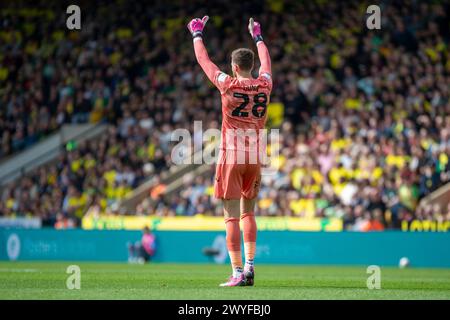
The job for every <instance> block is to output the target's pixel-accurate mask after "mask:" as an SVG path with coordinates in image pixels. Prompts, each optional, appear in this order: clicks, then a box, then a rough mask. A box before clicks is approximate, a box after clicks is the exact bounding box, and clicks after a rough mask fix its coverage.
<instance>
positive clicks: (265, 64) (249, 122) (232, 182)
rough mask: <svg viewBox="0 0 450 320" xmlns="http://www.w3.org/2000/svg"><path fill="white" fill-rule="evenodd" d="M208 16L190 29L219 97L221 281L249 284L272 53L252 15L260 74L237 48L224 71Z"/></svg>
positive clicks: (217, 182) (250, 54) (248, 52)
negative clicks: (225, 264)
mask: <svg viewBox="0 0 450 320" xmlns="http://www.w3.org/2000/svg"><path fill="white" fill-rule="evenodd" d="M207 21H208V16H205V17H204V18H203V19H193V20H192V21H191V22H190V23H189V24H188V29H189V31H190V32H191V34H192V37H193V42H194V50H195V57H196V58H197V61H198V63H199V64H200V66H201V68H202V69H203V71H204V72H205V74H206V76H207V77H208V79H209V80H210V81H211V82H212V83H213V84H214V85H215V86H216V87H217V89H218V90H219V91H220V94H221V98H222V132H221V142H220V151H219V156H218V163H217V166H216V178H215V184H214V196H215V197H216V198H219V199H222V200H223V205H224V216H225V226H226V239H227V249H228V253H229V256H230V260H231V265H232V270H233V274H232V275H231V277H230V278H229V280H228V281H227V282H225V283H223V284H221V286H228V287H234V286H244V285H250V286H252V285H253V284H254V278H255V268H254V257H255V251H256V221H255V212H254V210H255V202H256V197H257V195H258V192H259V188H260V182H261V165H262V161H261V155H265V152H266V149H265V141H263V140H262V139H261V135H260V132H261V131H262V130H263V129H264V127H265V123H266V118H267V105H268V103H269V99H270V93H271V91H272V74H271V63H270V56H269V52H268V50H267V47H266V45H265V44H264V41H263V38H262V35H261V26H260V24H259V23H258V22H255V21H253V18H250V21H249V25H248V28H249V32H250V35H251V36H252V38H253V39H254V41H255V44H256V47H257V49H258V55H259V59H260V61H261V67H260V69H259V74H258V77H257V78H256V79H255V78H253V76H252V69H253V65H254V53H253V51H252V50H250V49H247V48H241V49H236V50H234V51H233V52H232V53H231V70H232V73H233V76H230V75H228V74H226V73H224V72H222V71H221V70H219V68H218V67H217V66H216V65H215V64H214V63H213V62H212V61H211V60H210V59H209V56H208V53H207V51H206V48H205V45H204V44H203V28H204V27H205V24H206V22H207ZM241 132H245V133H246V134H245V135H243V134H240V133H241ZM248 132H250V135H248V134H247V133H248ZM255 159H256V161H255ZM240 222H242V227H243V238H244V250H245V266H243V263H242V253H241V231H240V226H239V224H240Z"/></svg>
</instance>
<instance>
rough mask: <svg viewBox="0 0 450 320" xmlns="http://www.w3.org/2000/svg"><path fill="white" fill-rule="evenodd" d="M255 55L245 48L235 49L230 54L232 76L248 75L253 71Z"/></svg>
mask: <svg viewBox="0 0 450 320" xmlns="http://www.w3.org/2000/svg"><path fill="white" fill-rule="evenodd" d="M254 59H255V54H254V53H253V51H252V50H250V49H247V48H240V49H236V50H234V51H233V52H232V53H231V70H233V76H236V75H237V74H242V73H249V72H251V71H252V69H253V63H254Z"/></svg>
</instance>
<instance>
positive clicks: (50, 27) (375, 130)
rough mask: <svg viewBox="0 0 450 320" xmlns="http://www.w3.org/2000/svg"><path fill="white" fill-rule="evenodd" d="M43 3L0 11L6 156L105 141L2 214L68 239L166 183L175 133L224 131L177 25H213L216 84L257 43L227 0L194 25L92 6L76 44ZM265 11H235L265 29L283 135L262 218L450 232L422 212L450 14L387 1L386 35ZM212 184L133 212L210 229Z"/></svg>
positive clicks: (359, 24)
mask: <svg viewBox="0 0 450 320" xmlns="http://www.w3.org/2000/svg"><path fill="white" fill-rule="evenodd" d="M38 3H40V6H41V7H42V9H41V10H31V9H30V10H29V11H27V10H23V9H22V11H20V18H17V14H19V11H18V9H17V7H15V5H14V3H8V4H2V6H3V8H2V12H1V18H2V19H1V20H2V23H3V26H2V29H1V30H0V39H2V42H1V43H2V44H1V45H0V47H1V49H2V50H1V54H0V83H1V87H0V88H1V89H0V128H1V130H0V132H1V133H0V139H1V151H0V157H5V156H11V154H12V153H14V152H16V151H18V150H22V149H23V148H26V147H27V146H29V145H31V144H33V143H35V142H36V141H38V140H39V139H41V138H42V137H45V136H46V135H48V134H49V133H50V132H53V131H54V130H56V129H57V128H59V127H60V126H61V125H62V124H64V123H83V122H91V123H97V122H108V123H110V124H111V125H112V128H111V129H110V131H108V133H107V134H104V135H102V136H101V137H100V138H99V139H95V140H91V141H88V142H86V143H84V144H81V145H78V146H76V147H75V148H70V147H68V148H67V150H66V151H65V152H64V154H63V155H62V156H61V159H60V161H59V162H58V165H56V166H54V165H47V166H43V167H41V168H40V169H38V170H37V171H35V172H34V173H32V174H31V175H27V176H24V177H22V178H21V179H19V180H17V181H15V182H14V183H12V184H9V185H8V186H7V187H6V188H3V189H2V190H1V194H0V196H1V201H0V215H3V216H27V215H30V216H33V215H34V216H40V217H42V218H43V219H44V221H45V223H44V224H45V225H56V226H59V227H64V226H74V225H78V224H79V220H80V218H81V217H82V216H83V215H84V214H85V213H86V212H87V211H88V212H100V211H104V210H107V208H108V207H109V206H110V205H111V204H112V203H114V202H115V201H117V200H119V199H123V198H124V197H125V196H126V195H127V194H128V193H129V192H130V191H131V190H132V189H134V188H136V187H137V186H138V185H140V184H141V183H142V182H144V181H146V180H147V179H149V178H150V177H158V176H159V175H160V174H161V172H164V171H167V170H168V169H169V167H170V166H171V165H172V163H171V160H170V151H171V147H172V143H171V142H170V133H171V132H172V130H174V129H176V128H187V129H190V130H191V131H192V126H193V122H194V120H199V121H202V122H203V124H204V129H207V128H214V127H215V128H217V127H218V126H219V124H218V122H217V119H218V116H217V115H218V114H220V105H219V101H220V99H219V94H218V92H216V90H215V89H214V88H213V87H212V86H211V85H210V84H208V82H207V81H205V78H204V76H203V74H202V73H201V70H200V69H199V67H198V66H196V63H195V61H194V58H193V54H192V45H191V38H190V36H189V35H188V34H187V31H186V30H185V24H186V22H187V21H185V19H184V17H187V16H196V15H202V14H203V13H206V12H207V13H208V14H209V15H210V17H211V20H210V22H211V25H210V26H208V30H207V31H206V32H205V37H206V38H207V39H208V41H207V42H206V43H207V46H208V49H209V50H210V55H211V57H212V59H213V60H214V61H215V62H217V64H218V65H219V66H220V67H221V68H222V69H223V70H229V66H228V65H229V54H230V53H231V51H232V50H233V49H235V48H237V47H241V46H246V47H251V46H253V44H252V43H251V39H248V38H249V37H248V35H247V33H246V30H245V21H244V20H242V21H241V20H239V19H236V16H235V15H233V13H232V12H230V11H227V10H225V8H226V3H227V1H218V2H215V3H214V4H209V5H206V6H204V12H195V11H194V10H191V9H190V8H191V6H190V5H186V4H185V3H183V2H174V3H170V4H169V3H167V2H163V1H157V2H156V3H155V4H153V5H151V6H150V5H149V6H146V5H145V4H143V3H124V2H121V1H112V2H107V1H104V2H101V3H100V4H98V5H96V6H94V5H93V4H89V2H86V3H83V12H85V14H83V27H82V30H81V31H79V32H77V31H72V32H69V31H67V30H65V29H64V25H65V21H64V18H65V17H64V15H61V16H59V15H57V14H56V13H57V12H64V9H62V8H63V7H64V6H63V4H58V3H54V4H53V3H52V4H51V5H50V4H46V3H45V2H44V1H41V2H39V1H38ZM267 5H268V6H269V7H270V9H271V11H272V13H271V15H270V16H269V15H267V14H260V15H259V5H258V2H257V1H249V2H247V1H246V2H245V3H244V2H239V3H236V8H235V10H239V11H240V12H248V13H249V16H250V15H254V16H258V19H259V20H260V21H261V22H262V24H263V25H264V26H265V27H264V33H265V39H266V41H267V43H268V46H269V49H270V53H271V56H272V59H273V78H274V92H273V95H272V97H271V101H272V104H271V105H270V106H269V110H272V111H271V112H272V113H273V114H272V115H271V120H270V121H269V125H270V126H271V127H280V129H281V137H282V141H281V144H282V148H281V150H282V151H281V155H280V157H279V159H277V161H276V165H277V166H279V170H278V173H277V175H276V176H275V177H265V178H264V179H263V186H262V190H261V194H260V198H259V200H258V210H257V212H258V214H260V215H267V216H270V215H292V216H302V217H339V218H342V219H343V220H344V225H345V228H346V229H351V230H383V229H386V228H399V227H400V223H401V221H404V220H406V221H409V220H412V219H433V220H441V221H442V220H444V221H445V220H447V221H448V220H450V205H448V206H447V207H445V206H442V205H441V206H436V205H431V204H425V205H419V201H420V199H422V198H423V197H425V196H427V195H429V194H430V193H431V192H433V191H434V190H436V189H438V188H439V187H441V186H443V185H444V184H446V183H448V182H449V181H450V161H449V155H450V101H449V90H450V85H449V84H450V49H449V40H450V34H449V32H450V27H449V21H450V15H449V12H450V10H449V9H450V7H449V3H448V2H444V1H442V2H439V1H437V2H436V3H416V2H414V1H406V2H405V1H403V2H402V6H399V5H397V3H396V1H390V2H387V1H381V5H382V12H383V24H382V29H381V30H368V29H367V28H366V26H365V21H364V12H365V8H366V7H367V3H361V2H359V1H349V2H348V3H347V2H346V5H345V6H341V5H340V4H339V2H333V1H308V2H304V3H298V2H296V1H280V0H269V1H267ZM5 6H6V7H5ZM193 7H195V1H194V2H193V4H192V8H193ZM13 13H16V14H13ZM100 16H101V19H100V18H99V17H100ZM130 16H132V17H134V18H133V19H131V20H130V19H128V18H127V17H130ZM399 17H403V18H402V19H400V18H399ZM38 19H39V20H38ZM38 21H39V23H38ZM43 21H45V22H43ZM156 26H163V27H160V28H156ZM223 26H226V28H224V27H223ZM44 31H45V32H44ZM49 31H50V33H49ZM47 34H51V36H47ZM88 39H89V40H88ZM0 161H1V159H0ZM213 179H214V170H213V167H211V170H210V171H208V173H207V174H204V175H202V176H196V177H192V178H191V179H190V178H189V176H188V177H187V178H186V179H185V180H184V181H183V183H184V185H183V191H182V192H180V193H178V194H171V195H170V196H164V185H162V184H160V185H157V186H156V187H155V189H152V190H149V197H148V198H146V199H144V200H143V201H142V202H141V203H139V204H138V205H137V207H136V210H135V213H137V214H142V215H151V214H157V215H161V216H164V215H194V214H198V213H202V214H206V215H220V214H221V211H220V206H218V203H217V201H216V200H214V199H213V197H212V184H213ZM156 188H158V189H156ZM152 197H153V198H155V199H153V200H155V201H150V199H151V198H152Z"/></svg>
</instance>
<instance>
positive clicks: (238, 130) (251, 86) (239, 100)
mask: <svg viewBox="0 0 450 320" xmlns="http://www.w3.org/2000/svg"><path fill="white" fill-rule="evenodd" d="M257 47H258V55H259V58H260V61H261V68H260V70H259V76H258V78H256V79H243V78H234V77H231V76H229V75H227V74H226V73H224V72H222V71H220V70H219V68H218V67H217V66H216V65H215V64H214V63H212V62H211V60H210V59H209V57H208V53H207V52H206V48H205V46H204V44H203V41H202V40H201V38H196V39H194V49H195V55H196V57H197V61H198V62H199V64H200V66H201V67H202V69H203V71H204V72H205V73H206V75H207V76H208V78H209V79H210V80H211V82H212V83H214V85H215V86H216V87H217V88H218V89H219V91H220V93H221V96H222V139H221V145H220V148H221V149H222V150H239V151H258V152H265V141H262V136H261V135H260V134H262V133H263V132H261V129H264V126H265V123H266V119H267V105H268V104H269V100H270V93H271V91H272V75H271V65H270V56H269V52H268V50H267V47H266V45H265V44H264V43H263V42H262V41H260V42H258V44H257ZM261 148H263V150H261Z"/></svg>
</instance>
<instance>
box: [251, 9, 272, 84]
mask: <svg viewBox="0 0 450 320" xmlns="http://www.w3.org/2000/svg"><path fill="white" fill-rule="evenodd" d="M248 31H249V32H250V35H251V36H252V38H253V40H255V43H256V47H257V48H258V56H259V61H261V67H260V68H259V75H261V74H264V73H268V74H269V75H270V76H271V75H272V65H271V62H270V55H269V50H267V47H266V44H265V43H264V41H263V37H262V35H261V25H260V24H259V23H258V22H256V21H254V20H253V18H250V20H249V23H248Z"/></svg>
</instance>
